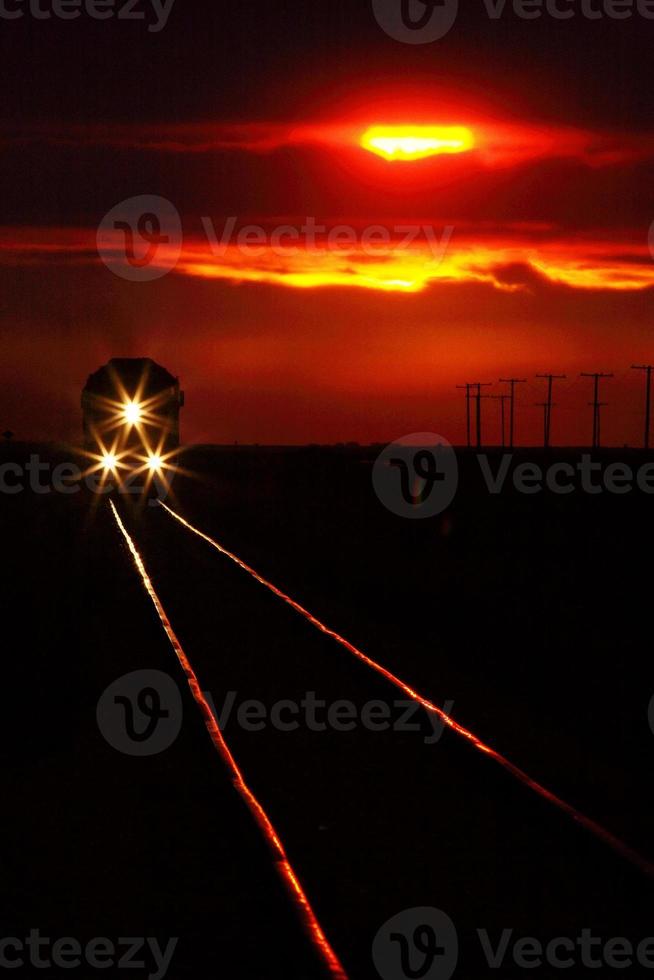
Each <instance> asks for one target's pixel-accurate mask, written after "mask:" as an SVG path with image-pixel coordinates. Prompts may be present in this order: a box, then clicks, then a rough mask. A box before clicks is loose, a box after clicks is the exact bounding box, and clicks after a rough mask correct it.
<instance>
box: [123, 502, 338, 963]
mask: <svg viewBox="0 0 654 980" xmlns="http://www.w3.org/2000/svg"><path fill="white" fill-rule="evenodd" d="M109 503H110V504H111V509H112V511H113V514H114V517H115V519H116V524H117V525H118V528H119V530H120V531H121V533H122V535H123V537H124V538H125V541H126V542H127V545H128V547H129V550H130V551H131V553H132V557H133V559H134V563H135V565H136V567H137V569H138V571H139V573H140V575H141V578H142V579H143V584H144V585H145V588H146V590H147V593H148V595H149V596H150V598H151V599H152V603H153V605H154V607H155V609H156V610H157V615H158V616H159V619H160V620H161V625H162V626H163V628H164V630H165V631H166V635H167V636H168V639H169V640H170V644H171V646H172V648H173V650H174V651H175V654H176V655H177V659H178V660H179V663H180V665H181V667H182V670H183V671H184V674H185V675H186V680H187V681H188V686H189V687H190V689H191V693H192V695H193V697H194V699H195V702H196V704H197V706H198V707H199V709H200V712H201V714H202V717H203V720H204V724H205V727H206V729H207V731H208V733H209V736H210V738H211V741H212V742H213V744H214V747H215V749H216V750H217V752H218V754H219V755H220V757H221V759H222V760H223V762H224V763H225V765H226V766H227V768H228V770H229V772H230V774H231V777H232V783H233V785H234V787H235V788H236V790H237V791H238V793H240V795H241V796H242V797H243V799H244V800H245V803H246V805H247V807H248V809H249V810H250V813H251V814H252V815H253V817H254V819H255V821H256V822H257V824H258V826H259V829H260V830H261V832H262V834H263V835H264V837H265V839H266V840H267V842H268V844H269V846H270V848H271V850H272V853H273V857H274V861H275V866H276V868H277V869H278V871H279V874H280V877H281V879H282V881H283V882H284V885H285V886H286V888H287V889H288V891H289V893H290V895H291V898H292V900H293V904H294V905H295V907H296V909H297V911H298V913H299V915H300V918H301V920H302V922H303V924H304V926H305V929H306V931H307V933H308V935H309V938H310V939H311V941H312V943H313V945H314V947H315V949H316V951H317V952H318V955H319V956H320V958H321V959H322V961H323V963H324V964H325V966H326V967H327V971H328V973H329V976H330V977H332V978H333V980H348V977H347V974H346V972H345V970H344V968H343V966H342V965H341V963H340V961H339V959H338V957H337V955H336V953H335V952H334V950H333V949H332V947H331V946H330V944H329V941H328V939H327V937H326V936H325V934H324V932H323V931H322V928H321V926H320V923H319V922H318V919H317V917H316V914H315V912H314V911H313V909H312V907H311V904H310V903H309V899H308V898H307V896H306V894H305V892H304V889H303V888H302V885H301V884H300V881H299V879H298V877H297V875H296V874H295V872H294V870H293V868H292V867H291V864H290V862H289V860H288V858H287V856H286V852H285V850H284V846H283V844H282V842H281V840H280V838H279V836H278V834H277V832H276V830H275V828H274V827H273V825H272V823H271V821H270V818H269V817H268V815H267V813H266V811H265V810H264V808H263V806H262V805H261V803H259V801H258V799H257V798H256V796H255V795H254V793H253V792H252V790H251V789H250V788H249V787H248V785H247V784H246V782H245V780H244V778H243V775H242V773H241V770H240V769H239V767H238V765H237V763H236V760H235V759H234V756H233V755H232V753H231V752H230V750H229V747H228V745H227V742H226V741H225V739H224V738H223V734H222V732H221V731H220V728H219V727H218V723H217V721H216V719H215V717H214V714H213V712H212V710H211V708H210V707H209V704H208V702H207V700H206V698H205V697H204V695H203V693H202V690H201V688H200V685H199V683H198V679H197V676H196V674H195V671H194V670H193V668H192V667H191V664H190V662H189V660H188V658H187V656H186V654H185V653H184V650H183V649H182V645H181V643H180V642H179V640H178V639H177V636H176V634H175V631H174V630H173V628H172V626H171V624H170V620H169V619H168V616H167V615H166V612H165V610H164V607H163V605H162V603H161V600H160V598H159V596H158V595H157V593H156V591H155V588H154V586H153V584H152V580H151V579H150V576H149V575H148V573H147V571H146V568H145V565H144V564H143V559H142V558H141V556H140V554H139V552H138V551H137V548H136V545H135V544H134V542H133V541H132V538H131V537H130V535H129V533H128V531H127V530H126V528H125V525H124V524H123V522H122V521H121V519H120V516H119V514H118V511H117V510H116V506H115V504H114V502H113V500H110V501H109Z"/></svg>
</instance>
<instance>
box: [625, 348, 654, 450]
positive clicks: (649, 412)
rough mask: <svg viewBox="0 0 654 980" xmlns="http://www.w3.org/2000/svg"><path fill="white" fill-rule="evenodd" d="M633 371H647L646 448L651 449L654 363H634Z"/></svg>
mask: <svg viewBox="0 0 654 980" xmlns="http://www.w3.org/2000/svg"><path fill="white" fill-rule="evenodd" d="M631 370H632V371H645V372H646V373H647V381H646V384H647V387H646V389H645V449H649V433H650V420H651V418H652V371H654V365H652V364H632V365H631Z"/></svg>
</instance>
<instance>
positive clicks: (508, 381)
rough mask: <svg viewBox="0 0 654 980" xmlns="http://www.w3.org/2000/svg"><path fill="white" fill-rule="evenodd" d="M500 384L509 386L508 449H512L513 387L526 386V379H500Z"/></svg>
mask: <svg viewBox="0 0 654 980" xmlns="http://www.w3.org/2000/svg"><path fill="white" fill-rule="evenodd" d="M500 382H501V383H502V384H506V385H511V395H510V399H511V421H510V423H509V448H510V449H513V435H514V431H515V428H514V426H515V386H516V385H522V384H526V382H527V379H526V378H500Z"/></svg>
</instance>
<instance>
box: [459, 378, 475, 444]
mask: <svg viewBox="0 0 654 980" xmlns="http://www.w3.org/2000/svg"><path fill="white" fill-rule="evenodd" d="M472 387H473V386H472V384H470V383H466V384H464V385H457V388H460V389H465V393H466V435H467V440H468V449H470V447H471V445H472V432H471V428H472V426H471V420H470V398H471V395H470V389H471V388H472Z"/></svg>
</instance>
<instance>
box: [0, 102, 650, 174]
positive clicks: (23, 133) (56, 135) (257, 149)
mask: <svg viewBox="0 0 654 980" xmlns="http://www.w3.org/2000/svg"><path fill="white" fill-rule="evenodd" d="M416 127H417V128H419V129H423V130H431V131H432V132H435V131H436V130H441V131H448V130H449V131H450V132H458V133H459V134H461V133H465V134H466V136H465V146H464V147H463V149H465V151H466V155H470V154H471V153H472V154H474V159H475V160H476V161H477V162H478V163H479V164H480V165H482V166H487V167H492V166H512V165H518V164H522V163H525V162H529V161H534V160H539V159H575V160H578V161H580V162H583V163H586V164H588V165H589V166H613V165H615V164H619V163H625V162H633V161H638V160H646V159H652V158H654V134H650V133H644V134H640V135H632V134H625V133H615V132H600V131H591V130H586V129H582V128H577V127H573V126H562V125H555V126H553V125H549V124H540V123H538V122H535V123H534V122H529V123H527V122H507V121H506V120H502V119H497V118H492V119H490V118H489V119H485V118H479V117H470V118H467V117H466V114H465V113H463V114H462V115H461V118H453V117H449V118H447V119H438V118H436V119H433V120H432V121H428V120H427V121H424V120H423V121H421V122H420V123H414V124H412V125H407V124H406V123H401V121H400V122H398V121H397V120H384V119H381V120H370V119H368V120H364V119H361V120H355V121H352V120H348V121H346V122H333V121H332V122H329V121H328V122H298V123H286V122H268V123H266V122H263V123H262V122H256V123H224V122H205V123H189V124H181V125H170V124H166V123H163V124H161V125H153V124H150V125H145V124H144V125H139V126H132V125H120V124H118V125H116V124H111V125H99V124H94V125H76V124H63V125H61V126H53V125H51V124H41V125H31V126H30V127H28V128H25V127H22V128H20V129H17V128H8V127H6V126H5V128H4V130H0V145H5V146H11V145H23V144H27V143H46V144H49V145H54V146H62V147H66V146H71V147H91V146H104V147H108V148H112V149H116V150H120V149H125V150H138V151H142V152H150V153H171V154H174V153H182V154H183V153H193V154H198V153H224V152H230V151H232V152H233V151H239V152H246V153H270V152H273V151H275V150H278V149H281V148H283V147H293V146H295V147H310V146H314V147H324V148H326V149H329V148H331V149H333V150H339V149H340V150H344V149H347V150H356V149H362V150H363V149H366V150H370V149H371V148H372V147H371V146H370V140H369V139H368V136H369V134H370V132H371V131H372V132H373V133H374V132H375V131H378V132H382V131H392V130H394V131H399V130H400V129H402V130H406V131H408V130H409V129H414V130H415V129H416ZM440 152H443V150H442V149H441V151H440ZM459 152H460V151H459ZM381 155H382V156H384V155H385V156H386V158H387V159H397V155H396V154H393V153H391V154H390V155H389V154H388V153H387V152H386V153H384V152H382V153H381ZM423 155H424V156H427V155H431V154H427V153H425V154H423ZM408 158H411V159H415V154H413V155H411V156H410V157H405V159H408ZM436 163H437V161H436ZM431 165H434V161H433V160H432V161H431Z"/></svg>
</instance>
